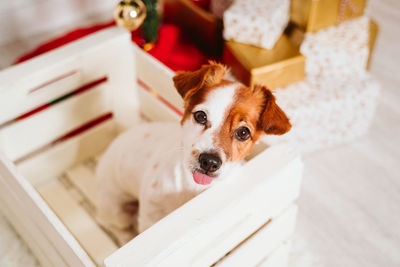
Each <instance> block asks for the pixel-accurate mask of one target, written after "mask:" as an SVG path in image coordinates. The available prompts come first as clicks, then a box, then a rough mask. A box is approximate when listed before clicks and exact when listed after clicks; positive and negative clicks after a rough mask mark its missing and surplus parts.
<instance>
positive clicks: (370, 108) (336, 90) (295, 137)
mask: <svg viewBox="0 0 400 267" xmlns="http://www.w3.org/2000/svg"><path fill="white" fill-rule="evenodd" d="M379 92H380V84H379V83H378V82H377V81H376V80H375V79H374V78H373V77H372V76H371V75H370V74H368V73H367V72H365V71H364V72H363V73H361V74H353V75H347V76H342V77H324V76H308V77H307V78H306V79H305V80H304V81H301V82H298V83H295V84H292V85H290V86H288V87H286V88H281V89H278V90H276V92H275V96H276V98H277V102H278V104H279V105H280V106H281V108H282V109H283V110H284V111H285V112H286V114H287V115H288V116H289V118H290V121H291V123H292V126H293V127H292V129H291V131H290V132H289V133H288V134H287V135H283V136H268V137H265V138H264V139H263V140H264V141H265V142H267V143H269V144H279V143H289V144H291V145H292V146H295V147H296V148H297V149H299V150H300V151H302V152H311V151H314V150H318V149H322V148H327V147H331V146H334V145H337V144H341V143H344V142H348V141H351V140H353V139H354V138H356V137H358V136H361V135H362V134H364V133H365V132H366V131H367V129H368V127H369V125H370V124H371V121H372V119H373V116H374V112H375V107H376V104H377V98H378V95H379Z"/></svg>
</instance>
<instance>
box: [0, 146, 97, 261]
mask: <svg viewBox="0 0 400 267" xmlns="http://www.w3.org/2000/svg"><path fill="white" fill-rule="evenodd" d="M0 185H1V186H0V192H1V194H0V198H1V200H2V201H5V200H7V199H9V200H13V202H16V203H21V204H20V208H19V209H18V210H16V211H18V212H19V215H20V216H21V218H25V219H26V221H28V222H30V223H31V224H33V225H35V226H36V227H37V229H38V233H40V234H41V235H43V236H45V237H46V238H47V239H48V240H49V243H50V244H51V245H52V246H54V247H55V249H56V250H57V251H58V253H59V254H60V255H62V257H63V259H64V261H65V262H68V263H69V264H70V265H73V266H77V267H78V266H82V267H83V266H94V264H93V262H92V260H91V259H90V258H89V257H88V255H87V254H86V252H85V251H84V250H83V249H82V247H81V246H80V245H79V243H78V242H77V241H76V239H75V238H74V237H73V236H72V235H71V234H70V232H69V231H68V230H67V229H66V228H65V226H64V225H63V224H62V222H61V221H60V220H59V219H58V218H57V216H56V215H55V214H54V213H53V212H52V211H51V209H50V208H49V207H48V206H47V204H46V203H45V201H44V200H43V199H42V198H41V197H40V195H39V194H38V192H37V191H36V190H35V189H34V188H33V187H32V185H31V184H29V183H28V181H26V180H25V179H24V178H23V177H22V176H21V175H20V173H19V172H18V171H17V169H16V167H15V166H14V165H13V164H12V163H11V162H10V161H9V160H8V159H7V158H6V157H5V156H4V155H2V154H1V153H0ZM6 203H7V202H6ZM10 205H12V204H10ZM34 228H35V227H33V228H32V229H34Z"/></svg>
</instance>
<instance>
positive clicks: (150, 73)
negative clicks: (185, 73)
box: [134, 45, 183, 111]
mask: <svg viewBox="0 0 400 267" xmlns="http://www.w3.org/2000/svg"><path fill="white" fill-rule="evenodd" d="M134 51H135V56H136V69H137V76H138V79H140V80H141V81H143V82H144V83H145V84H147V85H148V86H150V87H151V88H152V89H153V90H155V91H157V93H158V94H160V95H161V96H162V97H163V98H164V99H165V100H167V101H168V102H169V103H171V104H172V105H174V106H175V107H177V108H178V109H179V110H180V111H183V101H182V97H181V96H180V95H179V93H178V92H177V91H176V89H175V87H174V84H173V81H172V77H173V76H174V75H175V72H173V71H172V70H171V69H169V68H168V67H166V66H165V65H164V64H162V63H161V62H160V61H158V60H157V59H155V58H154V57H152V56H151V55H149V54H147V53H146V52H144V51H143V50H142V49H141V48H140V47H138V46H136V45H135V46H134ZM155 74H156V75H157V78H155Z"/></svg>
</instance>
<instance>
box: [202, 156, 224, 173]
mask: <svg viewBox="0 0 400 267" xmlns="http://www.w3.org/2000/svg"><path fill="white" fill-rule="evenodd" d="M199 162H200V167H201V168H202V169H203V170H205V171H206V172H215V171H216V170H218V169H219V167H221V164H222V161H221V159H220V158H219V157H218V156H217V155H214V154H209V153H201V154H200V156H199Z"/></svg>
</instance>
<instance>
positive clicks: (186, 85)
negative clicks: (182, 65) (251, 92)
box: [173, 62, 230, 124]
mask: <svg viewBox="0 0 400 267" xmlns="http://www.w3.org/2000/svg"><path fill="white" fill-rule="evenodd" d="M225 73H226V68H225V66H224V65H221V64H218V63H215V62H210V64H209V65H203V66H202V67H201V68H200V69H199V70H197V71H193V72H178V74H177V75H175V76H174V77H173V81H174V85H175V87H176V89H177V90H178V93H179V94H180V95H181V96H182V98H183V100H184V109H185V113H184V114H183V117H182V121H181V124H183V122H184V121H185V120H186V119H187V118H188V117H190V114H191V111H192V109H193V106H195V105H196V104H198V103H201V101H202V100H204V96H205V95H206V94H207V92H209V91H210V90H212V88H215V87H216V85H219V86H221V85H222V84H221V83H224V82H225V83H230V82H228V81H225V80H223V79H224V77H225ZM200 89H201V90H200Z"/></svg>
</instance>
